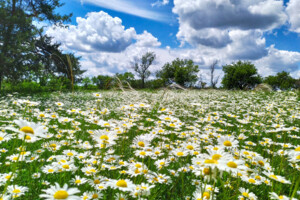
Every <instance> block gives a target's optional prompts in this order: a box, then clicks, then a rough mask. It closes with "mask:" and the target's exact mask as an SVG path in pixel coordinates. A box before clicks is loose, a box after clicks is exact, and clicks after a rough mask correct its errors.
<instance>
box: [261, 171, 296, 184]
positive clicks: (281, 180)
mask: <svg viewBox="0 0 300 200" xmlns="http://www.w3.org/2000/svg"><path fill="white" fill-rule="evenodd" d="M264 174H265V175H266V176H267V177H268V178H270V179H272V180H275V181H278V182H280V183H284V184H291V181H289V180H286V179H285V178H284V177H283V176H279V175H275V174H274V173H272V172H264Z"/></svg>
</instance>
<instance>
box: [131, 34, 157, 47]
mask: <svg viewBox="0 0 300 200" xmlns="http://www.w3.org/2000/svg"><path fill="white" fill-rule="evenodd" d="M136 40H137V42H136V46H139V47H159V46H160V45H161V43H160V42H159V41H158V39H157V38H156V37H154V36H153V35H152V34H151V33H148V32H147V31H144V33H143V34H140V35H137V36H136Z"/></svg>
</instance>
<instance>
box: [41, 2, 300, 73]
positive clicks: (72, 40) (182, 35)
mask: <svg viewBox="0 0 300 200" xmlns="http://www.w3.org/2000/svg"><path fill="white" fill-rule="evenodd" d="M62 2H63V3H65V5H64V6H63V7H61V8H59V9H58V10H57V12H59V13H61V14H67V13H70V12H72V13H73V17H72V18H71V22H70V27H69V29H64V30H63V29H61V28H56V29H54V28H53V27H50V28H49V29H48V31H47V34H48V35H51V36H52V37H54V40H55V41H57V42H60V43H62V49H63V50H66V51H73V52H75V53H76V54H77V55H79V56H82V62H81V64H82V66H83V68H85V69H87V70H88V72H87V74H86V75H87V76H92V75H96V74H110V75H112V74H114V73H116V72H125V71H132V69H131V67H130V66H131V65H132V63H133V62H134V61H135V60H136V59H137V58H138V57H140V56H141V55H142V54H143V53H145V52H147V51H154V52H155V53H156V54H157V62H156V64H155V65H154V66H153V67H152V71H153V72H155V71H157V70H159V69H160V68H161V67H162V66H163V64H164V63H166V62H170V61H171V60H173V59H175V58H176V57H179V58H182V59H185V58H187V59H193V60H194V61H195V62H196V63H197V64H198V65H199V66H200V68H201V69H202V70H201V71H202V72H201V73H202V74H204V77H208V71H207V69H208V66H209V65H210V64H211V63H212V62H213V61H214V60H218V61H219V66H220V68H221V66H222V65H225V64H230V63H231V62H235V61H237V60H249V61H251V62H253V63H254V64H255V65H256V66H257V68H258V70H259V73H261V74H262V75H263V76H267V75H271V74H275V73H277V72H280V71H282V70H286V71H289V72H290V73H291V75H292V76H294V77H299V76H300V67H299V63H300V17H299V15H298V12H299V10H300V0H290V1H288V0H285V1H281V0H255V1H254V0H243V1H236V0H63V1H62ZM218 73H219V74H220V75H222V71H221V70H219V72H218Z"/></svg>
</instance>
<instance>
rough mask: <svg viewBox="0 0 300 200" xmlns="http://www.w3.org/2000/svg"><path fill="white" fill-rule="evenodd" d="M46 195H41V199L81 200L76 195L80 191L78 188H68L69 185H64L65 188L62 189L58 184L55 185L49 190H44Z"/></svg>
mask: <svg viewBox="0 0 300 200" xmlns="http://www.w3.org/2000/svg"><path fill="white" fill-rule="evenodd" d="M42 191H43V192H44V193H45V194H41V195H40V197H41V198H44V199H45V200H61V199H66V200H80V197H79V196H76V195H75V194H77V193H79V192H80V191H79V190H78V189H77V188H68V185H67V184H64V186H63V187H60V185H59V184H58V183H55V186H54V185H52V186H50V188H48V189H46V190H45V189H44V190H42Z"/></svg>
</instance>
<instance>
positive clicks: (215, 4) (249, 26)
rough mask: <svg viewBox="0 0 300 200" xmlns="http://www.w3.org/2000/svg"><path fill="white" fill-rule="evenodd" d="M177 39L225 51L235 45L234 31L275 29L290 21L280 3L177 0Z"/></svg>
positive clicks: (269, 0) (247, 0) (257, 0)
mask: <svg viewBox="0 0 300 200" xmlns="http://www.w3.org/2000/svg"><path fill="white" fill-rule="evenodd" d="M174 5H175V6H174V8H173V13H175V14H177V15H178V20H179V32H178V33H177V38H178V39H179V40H181V41H182V42H188V43H189V44H191V45H198V44H200V45H205V46H210V47H214V48H222V47H225V46H226V45H228V44H230V43H231V42H232V38H230V32H231V31H232V30H263V31H266V30H272V29H274V28H276V27H280V26H281V25H283V24H284V23H285V22H286V19H287V16H286V14H285V12H284V6H283V2H282V1H277V0H243V1H238V0H174Z"/></svg>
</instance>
